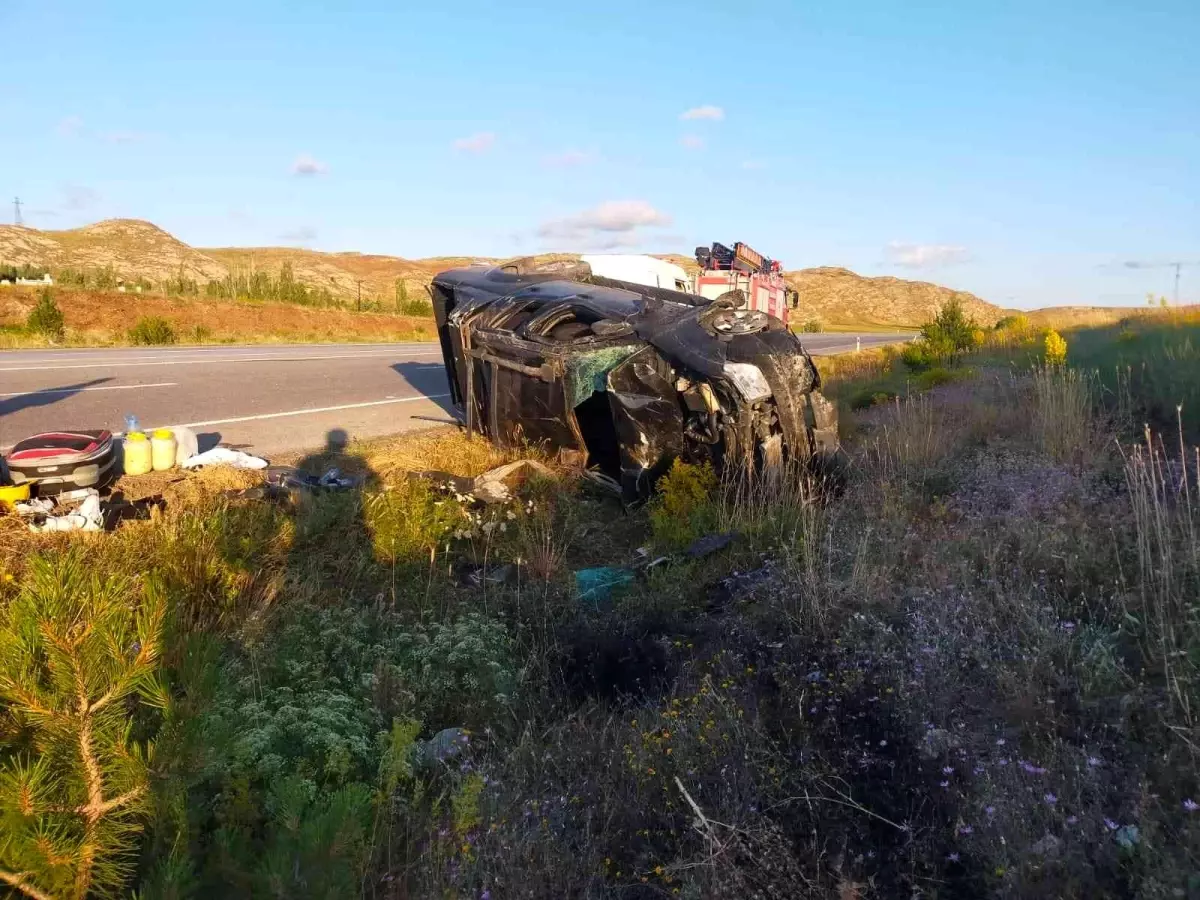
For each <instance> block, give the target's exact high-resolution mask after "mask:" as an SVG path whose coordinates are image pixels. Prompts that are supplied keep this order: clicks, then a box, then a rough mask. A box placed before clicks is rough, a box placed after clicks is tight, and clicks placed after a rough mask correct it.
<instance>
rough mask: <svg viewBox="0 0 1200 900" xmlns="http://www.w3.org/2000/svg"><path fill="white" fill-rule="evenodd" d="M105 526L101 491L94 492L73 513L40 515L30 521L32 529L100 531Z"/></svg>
mask: <svg viewBox="0 0 1200 900" xmlns="http://www.w3.org/2000/svg"><path fill="white" fill-rule="evenodd" d="M103 527H104V518H103V514H102V511H101V509H100V494H99V493H92V494H91V495H90V496H89V497H88V498H87V499H86V500H84V501H83V503H81V504H79V508H78V509H76V510H75V511H74V512H73V513H68V514H66V515H61V516H46V517H44V518H42V517H40V516H39V517H37V518H35V519H34V520H33V521H32V522H30V523H29V529H30V531H100V530H101V529H102V528H103Z"/></svg>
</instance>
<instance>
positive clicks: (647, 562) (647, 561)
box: [633, 547, 671, 572]
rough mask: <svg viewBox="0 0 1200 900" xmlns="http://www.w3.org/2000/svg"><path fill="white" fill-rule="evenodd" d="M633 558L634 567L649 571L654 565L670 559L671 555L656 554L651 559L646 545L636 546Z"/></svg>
mask: <svg viewBox="0 0 1200 900" xmlns="http://www.w3.org/2000/svg"><path fill="white" fill-rule="evenodd" d="M633 558H634V561H633V567H634V568H635V569H641V570H642V571H644V572H649V571H650V570H651V569H653V568H655V567H656V566H661V565H662V564H663V563H665V562H670V561H671V557H669V556H656V557H654V558H653V559H651V558H650V550H649V548H647V547H638V548H637V549H636V550H634V551H633Z"/></svg>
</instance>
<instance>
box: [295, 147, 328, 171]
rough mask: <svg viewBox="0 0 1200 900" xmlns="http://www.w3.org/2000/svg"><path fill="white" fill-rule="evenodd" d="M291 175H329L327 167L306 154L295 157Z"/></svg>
mask: <svg viewBox="0 0 1200 900" xmlns="http://www.w3.org/2000/svg"><path fill="white" fill-rule="evenodd" d="M292 174H293V175H304V176H308V175H327V174H329V166H328V165H326V164H325V163H323V162H321V161H320V160H317V159H313V158H312V157H311V156H309V155H308V154H307V153H301V154H300V155H299V156H297V157H296V161H295V162H294V163H292Z"/></svg>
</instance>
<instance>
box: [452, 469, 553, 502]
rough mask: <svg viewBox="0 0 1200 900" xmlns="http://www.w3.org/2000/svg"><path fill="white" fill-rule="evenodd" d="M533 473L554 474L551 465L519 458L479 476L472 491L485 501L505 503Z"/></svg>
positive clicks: (548, 475)
mask: <svg viewBox="0 0 1200 900" xmlns="http://www.w3.org/2000/svg"><path fill="white" fill-rule="evenodd" d="M531 474H534V475H542V476H546V477H551V476H553V475H554V473H553V472H552V471H551V470H550V467H549V466H545V465H543V464H542V463H540V462H538V461H537V460H533V459H518V460H517V461H516V462H510V463H508V464H507V465H503V466H498V467H497V468H495V469H489V470H488V471H487V472H484V473H483V474H482V475H480V476H479V477H477V478H476V479H475V483H474V486H473V487H472V488H471V493H472V494H474V495H475V497H476V498H477V499H479V500H482V501H483V502H484V503H505V502H507V501H508V500H510V499H512V492H513V491H514V490H515V489H516V488H518V487H520V486H521V485H523V484H524V483H525V482H526V481H528V480H529V476H530V475H531Z"/></svg>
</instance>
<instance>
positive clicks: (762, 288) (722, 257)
mask: <svg viewBox="0 0 1200 900" xmlns="http://www.w3.org/2000/svg"><path fill="white" fill-rule="evenodd" d="M696 262H698V263H699V264H700V269H701V271H700V274H699V275H697V276H696V278H695V293H697V294H699V295H700V296H701V297H708V298H709V299H710V300H715V299H716V298H717V297H719V296H721V295H722V294H724V293H726V292H727V291H734V290H739V291H742V292H743V293H744V294H745V295H746V306H747V307H748V308H749V309H760V310H762V311H763V312H765V313H768V314H770V315H772V316H775V317H776V318H777V319H781V320H782V321H783V322H784V324H787V320H788V312H789V310H790V309H791V308H792V307H794V306H795V305H796V292H795V291H793V290H792V289H791V288H789V287H788V286H787V283H786V282H784V280H783V266H782V264H781V263H780V262H779V260H775V259H767V258H766V257H764V256H763V255H762V254H761V253H759V252H757V251H756V250H754V249H753V248H751V247H750V246H749V245H747V244H742V243H737V244H734V245H733V248H732V249H730V248H729V247H726V246H725V245H724V244H716V243H714V244H713V245H712V246H711V247H697V248H696Z"/></svg>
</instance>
